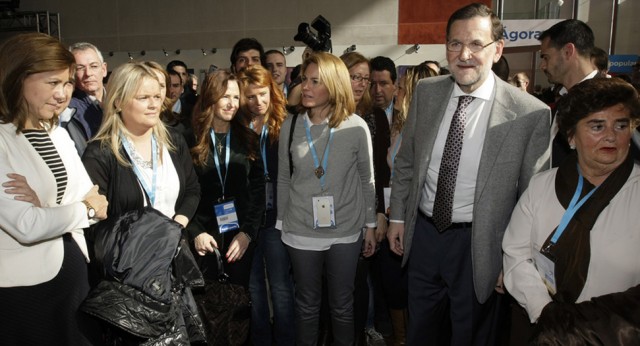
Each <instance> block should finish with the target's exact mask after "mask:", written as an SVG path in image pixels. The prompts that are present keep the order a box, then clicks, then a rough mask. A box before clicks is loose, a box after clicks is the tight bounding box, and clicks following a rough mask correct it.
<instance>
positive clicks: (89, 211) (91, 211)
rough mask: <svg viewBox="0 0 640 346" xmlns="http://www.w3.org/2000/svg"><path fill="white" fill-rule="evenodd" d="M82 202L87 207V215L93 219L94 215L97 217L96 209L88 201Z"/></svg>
mask: <svg viewBox="0 0 640 346" xmlns="http://www.w3.org/2000/svg"><path fill="white" fill-rule="evenodd" d="M82 203H84V205H85V206H86V207H87V217H88V218H89V219H93V218H94V217H96V210H95V209H93V207H92V206H91V204H90V203H89V202H87V201H82Z"/></svg>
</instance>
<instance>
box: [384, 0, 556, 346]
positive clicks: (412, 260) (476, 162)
mask: <svg viewBox="0 0 640 346" xmlns="http://www.w3.org/2000/svg"><path fill="white" fill-rule="evenodd" d="M503 47H504V39H503V27H502V24H501V23H500V20H499V19H498V18H497V17H496V15H495V14H494V13H493V12H492V11H491V9H489V8H488V7H487V6H485V5H481V4H471V5H468V6H465V7H463V8H461V9H459V10H457V11H456V12H454V13H453V14H452V15H451V17H450V18H449V22H448V24H447V43H446V49H447V61H448V64H449V68H450V70H451V73H452V75H451V76H440V77H432V78H426V79H423V80H421V81H420V82H418V85H417V87H416V89H415V93H414V98H413V100H412V105H411V108H410V110H409V114H408V117H407V122H406V124H405V127H404V132H403V139H402V146H401V147H400V150H399V153H398V155H397V156H396V160H395V166H394V168H395V175H394V178H393V184H392V192H391V207H390V210H391V212H390V226H389V232H388V234H387V237H388V239H389V243H390V246H391V249H392V251H394V252H395V253H397V254H399V255H403V264H406V265H407V274H408V278H409V285H408V286H409V296H408V306H409V325H408V330H407V345H423V344H424V343H425V342H438V341H447V339H449V338H450V344H451V345H472V344H478V345H485V344H491V343H492V340H491V334H492V332H493V330H494V328H495V327H496V326H495V325H494V322H492V321H494V320H495V301H496V291H501V290H502V280H501V270H502V248H501V246H502V236H503V234H504V231H505V229H506V226H507V224H508V222H509V219H510V216H511V212H512V210H513V208H514V206H515V203H516V201H517V199H518V197H519V196H520V194H522V192H524V190H525V189H526V187H527V185H528V183H529V179H530V178H531V176H533V174H535V173H537V172H538V171H540V170H542V169H545V168H547V166H548V145H549V130H548V129H549V125H550V123H549V122H550V112H549V108H548V107H547V106H545V105H544V104H543V103H542V102H540V101H539V100H537V99H536V98H535V97H533V96H531V95H529V94H527V93H523V92H522V91H520V90H518V89H517V88H515V87H513V86H511V85H508V84H507V83H506V82H504V81H502V80H500V79H499V78H497V77H496V76H495V75H494V74H493V72H492V71H491V66H492V64H493V63H495V62H496V61H498V59H499V58H500V56H501V55H502V50H503ZM452 77H453V78H452ZM456 147H457V149H456V150H457V151H456V150H454V148H456ZM454 168H455V169H454ZM445 312H448V314H446V313H445ZM447 320H449V321H447ZM449 323H450V325H451V335H449V334H446V333H445V332H443V330H446V328H443V326H445V325H447V324H449ZM446 343H448V342H446Z"/></svg>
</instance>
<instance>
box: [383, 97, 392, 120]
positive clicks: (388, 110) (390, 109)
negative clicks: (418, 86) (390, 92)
mask: <svg viewBox="0 0 640 346" xmlns="http://www.w3.org/2000/svg"><path fill="white" fill-rule="evenodd" d="M393 104H394V102H393V99H392V100H391V102H390V103H389V106H388V107H387V108H385V110H384V112H385V113H386V114H387V116H389V115H391V114H393Z"/></svg>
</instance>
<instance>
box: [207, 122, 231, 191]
mask: <svg viewBox="0 0 640 346" xmlns="http://www.w3.org/2000/svg"><path fill="white" fill-rule="evenodd" d="M210 135H211V141H213V151H214V154H215V155H213V162H215V164H216V170H217V171H218V179H220V184H222V199H224V185H225V183H226V182H227V175H229V157H230V156H231V154H230V152H231V149H230V147H231V145H230V143H231V129H229V131H228V132H227V145H226V147H225V154H224V156H225V157H224V177H222V172H221V171H220V158H219V157H218V151H217V150H216V134H215V133H214V132H213V129H211V132H210Z"/></svg>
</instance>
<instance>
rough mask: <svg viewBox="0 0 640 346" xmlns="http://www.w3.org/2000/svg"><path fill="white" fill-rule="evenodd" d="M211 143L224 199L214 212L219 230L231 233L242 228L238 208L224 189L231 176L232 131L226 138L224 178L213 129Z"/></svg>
mask: <svg viewBox="0 0 640 346" xmlns="http://www.w3.org/2000/svg"><path fill="white" fill-rule="evenodd" d="M210 135H211V141H212V142H213V148H214V149H213V151H214V155H213V161H214V163H215V165H216V170H217V171H218V179H220V184H221V185H222V198H220V203H216V204H215V205H214V206H213V211H214V213H215V215H216V220H217V221H218V230H219V231H220V233H225V232H229V231H232V230H235V229H238V228H240V223H239V222H238V214H236V206H235V203H234V202H233V199H229V200H225V195H224V189H225V183H226V182H227V176H228V175H229V158H230V156H231V149H230V147H231V129H229V132H227V136H226V137H227V138H226V140H227V141H226V146H225V147H226V148H225V158H224V167H225V169H224V177H223V176H222V172H221V170H220V158H219V157H218V155H219V154H218V152H217V151H216V149H215V148H216V136H215V133H214V132H213V129H211V133H210Z"/></svg>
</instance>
